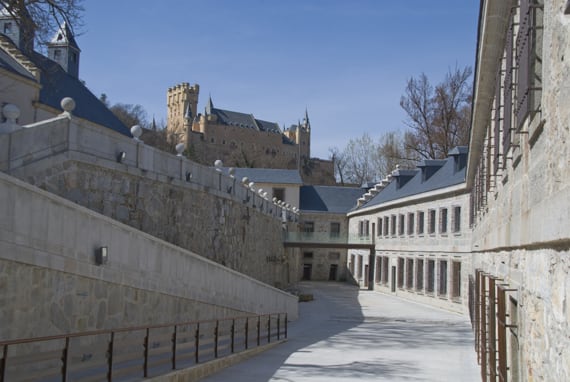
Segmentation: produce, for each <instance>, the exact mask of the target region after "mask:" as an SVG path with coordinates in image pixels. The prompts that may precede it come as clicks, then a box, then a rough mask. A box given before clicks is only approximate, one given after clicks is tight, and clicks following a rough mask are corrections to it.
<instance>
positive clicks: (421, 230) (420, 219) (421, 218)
mask: <svg viewBox="0 0 570 382" xmlns="http://www.w3.org/2000/svg"><path fill="white" fill-rule="evenodd" d="M424 221H425V213H424V212H423V211H420V212H418V235H423V234H424Z"/></svg>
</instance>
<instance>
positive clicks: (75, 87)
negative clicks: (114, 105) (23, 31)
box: [29, 52, 131, 137]
mask: <svg viewBox="0 0 570 382" xmlns="http://www.w3.org/2000/svg"><path fill="white" fill-rule="evenodd" d="M29 58H30V60H31V61H32V62H33V63H34V64H35V65H36V66H37V67H38V68H40V70H41V72H42V73H41V75H40V83H41V84H42V88H41V90H40V102H41V103H43V104H45V105H48V106H51V107H53V108H56V109H61V106H60V102H61V100H62V98H64V97H71V98H73V99H74V100H75V104H76V107H75V110H73V115H76V116H78V117H80V118H84V119H86V120H88V121H91V122H93V123H96V124H98V125H101V126H105V127H107V128H109V129H111V130H114V131H116V132H118V133H121V134H124V135H127V136H129V137H130V136H131V132H130V130H129V129H128V128H127V126H125V125H124V124H123V123H122V122H121V121H120V120H119V119H118V118H117V117H116V116H115V114H113V113H112V112H111V110H109V109H108V108H107V106H105V104H103V102H101V101H100V100H99V98H97V97H96V96H95V95H94V94H93V93H91V91H90V90H89V89H87V87H85V85H83V83H81V81H80V80H79V79H78V78H75V77H73V76H72V75H69V74H68V73H67V72H66V71H65V70H63V68H62V67H61V66H59V64H58V63H56V62H54V61H52V60H50V59H49V58H47V57H44V56H42V55H41V54H39V53H35V52H34V53H32V54H30V57H29Z"/></svg>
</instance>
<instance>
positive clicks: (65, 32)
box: [47, 22, 81, 78]
mask: <svg viewBox="0 0 570 382" xmlns="http://www.w3.org/2000/svg"><path fill="white" fill-rule="evenodd" d="M47 53H48V57H49V58H50V59H51V60H52V61H55V62H57V63H58V64H59V65H60V66H61V67H62V68H63V69H64V70H65V71H66V72H67V73H68V74H69V75H71V76H73V77H75V78H79V54H80V53H81V50H80V49H79V46H78V45H77V42H75V38H74V37H73V33H72V32H71V29H70V28H69V26H68V25H67V23H65V22H64V23H63V24H62V25H61V26H60V28H59V30H58V31H57V33H56V34H55V36H53V38H52V39H51V41H50V42H49V43H48V46H47Z"/></svg>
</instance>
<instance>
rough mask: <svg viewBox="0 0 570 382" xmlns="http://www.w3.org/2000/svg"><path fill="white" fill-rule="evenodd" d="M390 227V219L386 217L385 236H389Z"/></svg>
mask: <svg viewBox="0 0 570 382" xmlns="http://www.w3.org/2000/svg"><path fill="white" fill-rule="evenodd" d="M389 226H390V218H389V217H388V216H385V217H384V236H388V232H390V231H389Z"/></svg>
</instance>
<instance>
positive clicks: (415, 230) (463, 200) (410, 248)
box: [347, 147, 471, 312]
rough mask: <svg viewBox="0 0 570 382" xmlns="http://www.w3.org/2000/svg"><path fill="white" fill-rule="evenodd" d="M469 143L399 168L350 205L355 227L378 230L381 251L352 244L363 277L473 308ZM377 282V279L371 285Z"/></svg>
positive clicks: (361, 231)
mask: <svg viewBox="0 0 570 382" xmlns="http://www.w3.org/2000/svg"><path fill="white" fill-rule="evenodd" d="M466 162H467V148H466V147H457V148H455V149H453V150H452V151H451V152H450V155H449V157H448V158H447V159H445V160H424V161H423V162H421V163H420V164H419V165H418V166H417V168H416V169H413V170H400V169H397V170H395V171H393V172H392V174H391V175H390V176H389V177H388V178H386V179H385V180H383V181H382V182H381V183H379V184H378V185H377V186H375V187H374V188H372V189H370V191H368V193H367V194H365V195H364V196H363V197H362V198H360V199H359V203H358V204H359V205H358V207H357V208H355V209H354V210H352V211H350V212H349V213H348V219H349V230H350V233H351V234H352V235H355V236H356V235H357V236H361V237H371V238H372V239H373V241H374V243H375V254H374V256H373V258H372V259H370V256H369V253H368V252H364V251H362V250H350V251H349V253H348V259H347V264H348V269H349V272H350V274H351V275H352V277H353V279H354V280H355V281H356V282H357V283H358V284H360V285H362V286H366V287H370V288H373V289H377V290H379V291H383V292H386V293H393V294H396V295H398V296H400V297H404V298H408V299H413V300H417V301H421V302H424V303H428V304H431V305H437V306H442V307H444V308H447V309H451V310H455V311H458V312H465V311H466V310H467V276H468V274H469V270H470V267H471V262H470V256H469V251H470V238H471V235H470V231H469V224H468V223H469V214H468V212H469V193H468V192H467V189H466V185H465V168H466ZM369 283H371V284H372V285H370V284H369Z"/></svg>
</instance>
